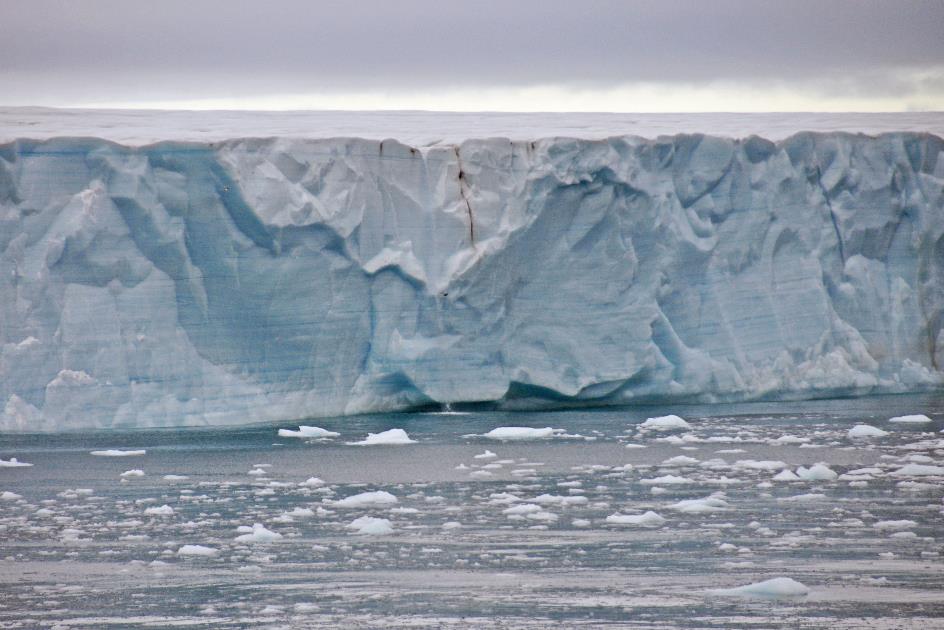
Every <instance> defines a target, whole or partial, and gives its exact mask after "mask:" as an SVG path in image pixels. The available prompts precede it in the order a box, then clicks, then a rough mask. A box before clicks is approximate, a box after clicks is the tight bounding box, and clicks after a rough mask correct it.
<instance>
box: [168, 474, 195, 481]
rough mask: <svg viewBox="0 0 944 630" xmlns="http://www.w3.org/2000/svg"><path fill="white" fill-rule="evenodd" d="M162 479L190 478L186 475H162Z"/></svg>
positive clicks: (180, 479) (183, 479)
mask: <svg viewBox="0 0 944 630" xmlns="http://www.w3.org/2000/svg"><path fill="white" fill-rule="evenodd" d="M163 479H164V481H186V480H187V479H190V477H188V476H187V475H164V477H163Z"/></svg>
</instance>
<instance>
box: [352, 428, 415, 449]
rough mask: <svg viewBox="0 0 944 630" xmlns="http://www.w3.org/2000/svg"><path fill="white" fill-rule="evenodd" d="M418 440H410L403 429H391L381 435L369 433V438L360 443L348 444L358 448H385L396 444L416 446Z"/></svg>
mask: <svg viewBox="0 0 944 630" xmlns="http://www.w3.org/2000/svg"><path fill="white" fill-rule="evenodd" d="M415 443H416V440H413V439H410V436H409V435H408V434H407V432H406V431H404V430H403V429H390V430H389V431H381V432H380V433H368V434H367V437H366V438H364V439H363V440H361V441H360V442H348V444H353V445H356V446H385V445H396V444H415Z"/></svg>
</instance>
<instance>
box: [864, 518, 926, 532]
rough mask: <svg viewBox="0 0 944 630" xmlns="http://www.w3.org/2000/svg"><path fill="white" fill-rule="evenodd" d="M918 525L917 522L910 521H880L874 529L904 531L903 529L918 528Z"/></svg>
mask: <svg viewBox="0 0 944 630" xmlns="http://www.w3.org/2000/svg"><path fill="white" fill-rule="evenodd" d="M917 526H918V524H917V523H916V522H915V521H909V520H904V519H903V520H899V521H878V522H877V523H875V524H874V525H872V527H874V528H875V529H891V530H902V529H911V528H912V527H917Z"/></svg>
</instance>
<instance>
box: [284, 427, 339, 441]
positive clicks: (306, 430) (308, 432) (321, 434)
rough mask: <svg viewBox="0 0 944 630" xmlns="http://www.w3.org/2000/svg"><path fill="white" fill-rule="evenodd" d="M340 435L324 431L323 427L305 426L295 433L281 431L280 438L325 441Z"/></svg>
mask: <svg viewBox="0 0 944 630" xmlns="http://www.w3.org/2000/svg"><path fill="white" fill-rule="evenodd" d="M339 435H341V434H340V433H337V432H335V431H328V430H327V429H322V428H321V427H309V426H306V425H304V424H303V425H300V426H299V427H298V431H294V430H292V429H279V437H293V438H314V439H324V438H333V437H338V436H339Z"/></svg>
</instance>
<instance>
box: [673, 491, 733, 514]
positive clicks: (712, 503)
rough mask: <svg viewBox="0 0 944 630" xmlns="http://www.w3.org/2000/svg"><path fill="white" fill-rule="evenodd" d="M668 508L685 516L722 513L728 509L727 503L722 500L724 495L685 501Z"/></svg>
mask: <svg viewBox="0 0 944 630" xmlns="http://www.w3.org/2000/svg"><path fill="white" fill-rule="evenodd" d="M669 507H670V508H671V509H673V510H677V511H679V512H683V513H685V514H706V513H709V512H723V511H724V510H726V509H727V508H728V502H727V501H725V500H724V495H720V494H713V495H711V496H708V497H705V498H704V499H685V500H683V501H679V502H678V503H676V504H674V505H671V506H669Z"/></svg>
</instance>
